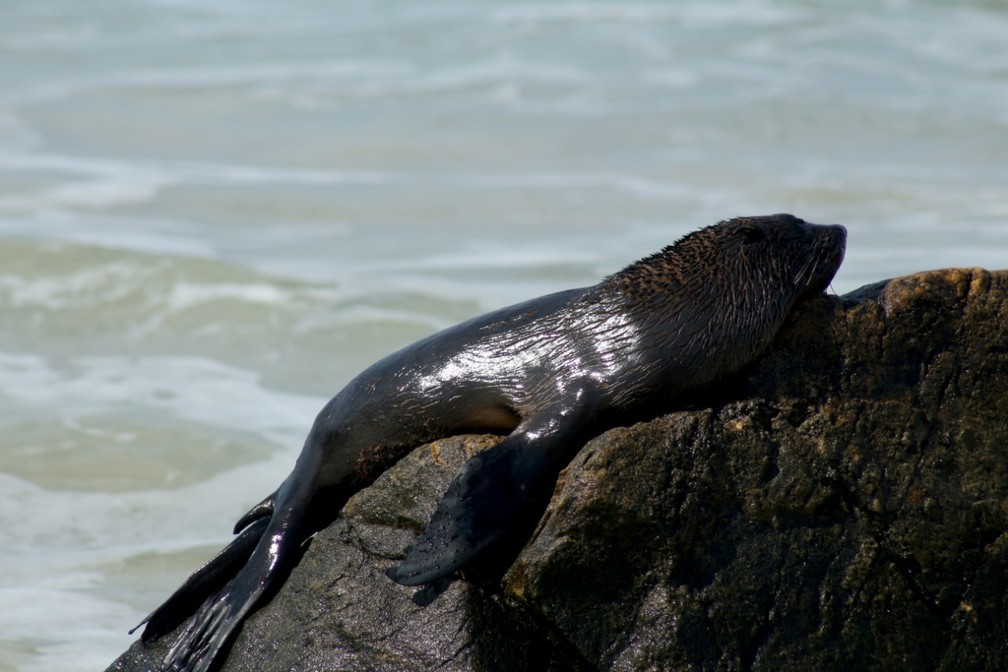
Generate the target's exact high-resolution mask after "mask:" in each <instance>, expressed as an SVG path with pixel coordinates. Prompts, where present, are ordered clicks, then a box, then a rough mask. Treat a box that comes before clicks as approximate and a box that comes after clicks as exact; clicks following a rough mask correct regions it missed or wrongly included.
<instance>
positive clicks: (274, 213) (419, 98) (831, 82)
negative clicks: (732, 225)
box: [0, 0, 1008, 672]
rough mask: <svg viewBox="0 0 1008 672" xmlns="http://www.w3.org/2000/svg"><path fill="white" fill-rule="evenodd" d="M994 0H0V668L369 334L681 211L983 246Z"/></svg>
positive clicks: (81, 627) (582, 268)
mask: <svg viewBox="0 0 1008 672" xmlns="http://www.w3.org/2000/svg"><path fill="white" fill-rule="evenodd" d="M1005 35H1008V6H1006V5H1005V4H1004V3H1000V2H994V1H988V2H981V1H962V0H956V1H952V0H920V1H917V0H890V1H883V2H879V1H878V0H873V1H872V2H869V1H867V0H854V1H852V2H845V3H831V2H825V1H824V0H818V1H817V0H812V1H808V0H802V1H800V2H799V1H798V0H739V1H729V2H723V3H709V2H706V1H702V0H686V1H684V2H635V1H615V0H614V1H611V2H605V1H599V2H589V1H581V0H573V1H569V2H524V3H513V2H485V1H466V2H461V1H458V2H452V1H449V0H428V1H427V2H423V3H413V2H406V1H391V0H388V1H371V2H363V1H361V2H340V3H330V2H322V1H301V0H298V1H294V2H285V3H276V2H265V1H262V0H252V1H250V0H241V1H239V0H219V1H217V2H212V3H207V2H196V1H195V0H134V1H133V2H129V3H125V2H116V1H112V0H93V1H92V2H87V3H81V2H72V1H70V0H62V1H61V0H42V1H37V0H5V2H3V4H2V6H0V429H2V433H0V534H2V536H3V538H4V550H3V553H0V670H3V671H7V670H22V671H25V672H29V671H30V672H36V671H37V672H43V671H44V672H63V671H67V672H69V671H71V670H74V671H76V670H82V669H96V670H98V669H104V667H105V666H106V665H108V664H109V663H110V662H111V661H112V660H113V659H114V658H115V656H116V655H117V654H118V653H119V652H120V651H121V650H123V649H125V648H126V647H127V646H128V645H129V643H130V642H131V640H132V638H131V637H130V636H128V635H127V629H128V628H130V627H131V626H133V625H134V624H135V623H136V622H137V621H139V620H140V619H141V618H142V617H143V615H144V614H145V613H146V612H147V611H149V610H150V609H151V608H153V607H154V606H156V605H157V604H159V602H160V601H161V600H162V599H163V598H164V597H165V596H166V595H167V594H168V593H169V592H170V591H171V590H172V589H173V588H174V587H175V586H176V585H177V584H178V582H180V581H181V580H182V579H183V578H184V577H185V576H186V575H187V574H188V573H189V572H190V571H191V570H192V569H194V568H195V567H196V566H197V565H198V564H200V562H201V561H202V560H204V559H205V558H206V557H208V555H209V554H211V553H212V552H213V551H215V550H216V549H218V548H219V547H220V546H222V545H223V544H224V543H225V542H226V541H227V539H228V537H229V534H230V532H229V531H230V526H231V524H232V522H233V521H234V520H235V519H236V517H237V516H238V515H240V514H241V513H243V512H244V511H245V510H246V508H248V507H249V506H250V505H251V504H253V503H255V502H256V501H258V500H259V499H260V498H261V497H262V496H263V495H265V494H266V493H268V492H270V491H272V489H273V488H274V487H275V486H276V484H277V483H279V481H280V480H281V479H282V478H283V477H284V476H285V475H286V474H287V473H288V471H289V469H290V467H291V466H292V464H293V461H294V458H295V457H296V455H297V453H298V451H299V449H300V446H301V443H302V441H303V439H304V436H305V433H306V432H307V430H308V427H309V426H310V424H311V422H312V420H313V418H314V415H315V413H316V412H317V410H318V409H319V408H320V407H321V405H322V404H323V403H324V402H325V400H326V399H327V398H328V397H329V396H331V395H332V394H333V393H335V392H336V391H338V390H339V388H340V387H341V386H342V385H343V384H344V383H346V382H347V381H348V380H349V379H350V378H351V377H352V376H353V375H354V374H355V373H357V372H358V371H360V370H361V369H363V368H364V367H365V366H366V365H368V364H370V363H371V362H372V361H374V360H375V359H377V358H379V357H381V356H382V355H384V354H387V353H388V352H390V351H392V350H393V349H395V348H397V347H399V346H402V345H404V344H406V343H409V342H411V341H413V340H415V339H416V338H419V337H421V336H423V335H426V334H428V333H430V332H432V331H434V330H436V329H438V328H441V327H445V326H448V325H450V324H452V323H454V322H457V321H459V320H462V319H464V318H467V317H470V316H472V315H475V314H478V313H481V312H484V311H486V310H490V309H493V308H496V307H499V306H502V305H506V304H508V303H513V302H515V301H519V300H522V299H526V298H530V297H533V296H536V295H539V294H543V293H545V292H549V291H554V290H558V289H563V288H568V287H573V286H578V285H584V284H590V283H593V282H595V281H596V280H597V279H598V278H599V277H600V276H602V275H603V274H606V273H609V272H612V271H614V270H617V269H619V268H620V267H621V266H622V265H624V264H626V263H628V262H630V261H632V260H634V259H636V258H639V257H641V256H644V255H646V254H649V253H651V252H654V251H656V250H657V249H659V248H660V247H662V246H663V245H665V244H668V243H670V242H673V241H674V240H675V239H676V238H678V237H679V236H680V235H682V234H683V233H685V232H687V231H689V230H691V229H694V228H697V227H699V226H702V225H706V224H709V223H712V222H715V221H717V220H719V219H724V218H728V217H731V216H735V215H741V214H764V213H769V212H779V211H788V212H794V213H795V214H798V215H800V216H802V217H805V218H807V219H809V220H811V221H819V222H839V223H843V224H845V225H846V226H847V228H848V230H849V243H848V252H847V259H846V262H845V264H844V266H843V268H842V269H841V271H840V274H839V275H838V277H837V279H836V280H835V282H834V283H833V288H834V289H835V290H836V291H837V292H840V293H842V292H845V291H848V290H851V289H854V288H856V287H858V286H860V285H862V284H866V283H868V282H872V281H875V280H879V279H882V278H887V277H891V276H894V275H899V274H904V273H908V272H913V271H917V270H924V269H929V268H936V267H945V266H986V267H988V268H992V269H993V268H1008V48H1006V47H1005V37H1004V36H1005Z"/></svg>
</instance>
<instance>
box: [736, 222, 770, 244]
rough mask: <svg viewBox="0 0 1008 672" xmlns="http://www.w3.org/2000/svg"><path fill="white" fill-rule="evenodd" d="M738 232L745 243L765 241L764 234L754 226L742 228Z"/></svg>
mask: <svg viewBox="0 0 1008 672" xmlns="http://www.w3.org/2000/svg"><path fill="white" fill-rule="evenodd" d="M738 232H739V235H741V236H742V240H744V241H745V242H747V243H758V242H759V241H761V240H766V232H765V231H763V229H758V228H756V227H755V226H743V227H741V228H740V229H739V230H738Z"/></svg>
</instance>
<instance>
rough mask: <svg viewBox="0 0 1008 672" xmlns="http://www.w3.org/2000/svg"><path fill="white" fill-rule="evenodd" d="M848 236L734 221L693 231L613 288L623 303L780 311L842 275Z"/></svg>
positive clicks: (797, 223) (800, 224)
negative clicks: (669, 300) (664, 299)
mask: <svg viewBox="0 0 1008 672" xmlns="http://www.w3.org/2000/svg"><path fill="white" fill-rule="evenodd" d="M846 241H847V230H846V229H844V227H842V226H840V225H820V224H810V223H809V222H806V221H803V220H801V219H799V218H797V217H795V216H793V215H787V214H780V215H767V216H763V217H738V218H736V219H730V220H728V221H724V222H720V223H718V224H715V225H713V226H708V227H706V228H703V229H700V230H698V231H694V232H692V233H690V234H688V235H686V236H684V237H683V238H681V239H680V240H679V241H678V242H676V243H675V244H674V245H670V246H668V247H666V248H665V249H664V250H662V251H661V252H658V253H657V254H654V255H652V256H650V257H647V258H645V259H642V260H640V261H638V262H637V263H635V264H632V265H631V266H628V267H627V268H625V269H623V270H622V271H620V272H619V273H617V274H615V275H614V276H612V277H611V278H610V281H611V282H612V284H613V285H614V286H616V287H617V288H618V289H619V291H620V292H621V293H622V294H623V295H624V296H626V297H627V298H630V299H633V298H634V297H635V296H636V298H637V299H639V300H643V301H645V302H650V301H652V300H654V299H659V300H660V297H661V296H662V295H669V296H675V297H676V298H677V300H678V301H679V307H680V308H682V307H684V306H683V302H686V303H691V304H692V305H693V306H694V307H696V308H700V307H702V306H706V307H708V308H712V309H716V308H717V307H718V306H719V304H725V303H726V302H727V303H732V304H735V305H737V306H738V307H744V306H748V307H749V308H750V309H758V308H759V306H761V305H762V306H767V305H768V304H770V305H778V306H780V307H782V308H784V309H785V310H789V309H790V308H791V307H792V306H793V305H794V304H795V303H797V302H798V301H799V300H801V299H803V298H806V297H808V296H811V295H814V294H817V293H819V292H822V291H823V290H824V289H826V287H828V286H829V283H830V281H831V280H832V279H833V276H834V275H835V274H836V272H837V269H839V268H840V262H841V261H843V257H844V249H845V246H846Z"/></svg>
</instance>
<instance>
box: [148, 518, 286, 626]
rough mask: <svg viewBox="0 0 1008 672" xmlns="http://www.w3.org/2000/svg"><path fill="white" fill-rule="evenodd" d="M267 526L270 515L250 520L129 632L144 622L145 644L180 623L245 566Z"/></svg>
mask: <svg viewBox="0 0 1008 672" xmlns="http://www.w3.org/2000/svg"><path fill="white" fill-rule="evenodd" d="M268 525H269V518H260V519H258V520H255V521H253V522H252V523H251V524H250V525H249V526H248V527H246V528H245V529H244V530H242V531H241V533H240V534H239V535H238V536H237V537H235V538H234V540H232V542H231V543H230V544H228V545H227V546H226V547H224V549H223V550H222V551H221V552H220V553H218V554H217V555H215V556H214V557H213V558H211V559H210V560H209V561H208V562H207V563H206V564H205V565H203V566H202V567H200V568H199V569H197V570H196V571H195V572H193V574H192V576H190V577H189V578H188V579H186V581H185V583H183V584H182V585H181V586H179V588H178V590H176V591H175V592H174V593H173V594H172V596H171V597H169V598H168V599H167V600H165V602H164V604H162V605H161V606H160V607H158V608H157V609H155V610H154V611H152V612H151V613H150V614H149V615H148V616H147V617H146V618H145V619H143V620H142V621H140V623H138V624H137V626H136V627H135V628H133V629H132V630H130V634H133V633H134V632H136V630H137V629H138V628H140V626H143V625H146V626H147V627H145V628H144V631H143V633H142V634H141V635H140V639H141V640H143V641H144V642H145V643H146V642H149V641H151V640H154V639H157V638H158V637H161V636H162V635H164V634H167V633H169V632H171V631H172V630H174V629H175V628H177V627H178V626H179V625H181V624H182V622H183V621H184V620H185V619H186V618H188V617H189V615H190V614H192V613H193V612H195V611H196V609H198V608H199V606H200V605H201V604H203V603H204V602H205V601H206V599H207V598H208V597H210V596H211V595H213V594H215V593H217V592H218V591H219V590H221V588H223V587H224V586H225V585H226V584H227V582H228V581H230V580H231V578H232V577H234V576H235V575H236V574H237V573H238V571H239V570H240V569H241V568H242V567H244V566H245V564H246V563H247V562H248V560H249V558H250V557H252V553H253V552H254V551H255V548H256V545H257V544H258V543H259V539H261V538H262V535H263V533H264V532H265V531H266V527H267V526H268Z"/></svg>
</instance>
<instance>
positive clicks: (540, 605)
mask: <svg viewBox="0 0 1008 672" xmlns="http://www.w3.org/2000/svg"><path fill="white" fill-rule="evenodd" d="M683 401H685V402H688V403H692V404H694V408H692V409H689V410H680V411H678V412H673V413H670V414H668V415H664V416H661V417H658V418H656V419H653V420H651V421H649V422H642V423H638V424H634V425H632V426H629V427H622V428H616V429H613V430H610V431H609V432H606V433H605V434H603V435H601V436H599V437H597V438H596V439H594V440H593V441H591V442H589V443H588V444H587V445H586V446H585V447H584V448H583V449H582V450H581V451H580V452H579V453H578V455H577V456H576V457H575V459H574V460H573V461H572V463H571V465H570V466H569V467H568V469H567V470H566V471H565V472H564V473H563V474H562V475H561V479H560V482H559V483H558V487H557V490H556V493H555V495H554V497H553V500H552V502H551V503H550V506H549V509H548V510H547V512H546V514H545V515H544V517H543V518H542V520H541V521H540V522H539V525H538V527H537V528H536V529H535V530H534V533H532V534H531V536H530V537H529V536H526V537H525V540H526V541H527V544H526V545H525V546H524V548H521V549H520V553H518V555H517V558H516V559H514V561H513V562H512V558H514V554H511V555H509V554H508V553H507V552H501V553H499V554H495V555H496V557H494V558H493V560H495V561H496V562H497V564H498V565H499V566H501V567H507V571H506V573H505V574H504V575H503V577H502V578H499V576H500V575H499V573H498V574H497V575H494V573H493V571H492V568H491V569H490V570H487V571H486V574H485V576H484V577H483V582H478V583H470V582H466V581H455V582H448V581H443V582H440V583H438V584H436V585H434V586H431V587H428V588H425V589H424V590H421V591H419V592H417V591H414V590H412V589H406V588H403V587H400V586H398V585H396V584H394V583H392V582H391V581H389V580H388V579H387V578H385V576H384V575H383V574H382V571H383V570H384V568H385V567H387V566H388V565H390V564H391V561H392V559H393V558H395V557H397V555H398V554H399V553H400V552H401V550H402V549H403V548H404V547H405V546H406V545H407V544H408V543H409V541H410V539H411V538H412V536H413V535H415V534H416V533H417V532H419V531H420V529H421V528H422V527H423V525H424V523H425V522H426V520H427V517H428V516H429V515H430V513H431V512H432V511H433V507H434V504H435V502H436V500H437V498H438V496H439V494H440V492H441V491H442V490H443V489H444V487H446V486H447V483H448V481H449V480H450V479H451V477H452V476H453V475H454V473H455V471H456V470H457V468H458V466H459V465H460V464H461V463H462V461H463V460H464V459H465V458H466V456H468V455H470V454H472V453H473V452H474V451H476V450H478V449H480V448H482V447H485V446H487V445H490V443H492V441H494V440H495V439H493V438H489V437H457V438H453V439H448V440H445V441H441V442H437V443H434V444H431V445H429V446H424V447H422V448H420V449H418V450H417V451H415V452H414V453H413V454H412V455H410V457H409V458H407V459H405V460H403V461H402V462H401V463H400V464H398V465H397V466H396V467H395V468H393V469H392V470H390V471H389V472H387V473H386V474H385V475H384V476H383V477H382V478H381V479H380V480H379V482H377V483H376V484H375V485H374V486H372V487H371V488H369V489H367V490H366V491H364V492H362V493H360V494H359V495H358V496H357V497H355V498H354V500H352V501H351V503H350V504H349V505H348V506H347V509H346V510H345V512H344V515H343V516H342V517H341V518H340V519H339V520H338V521H337V522H336V523H335V524H333V525H332V526H330V527H329V528H328V529H326V530H325V531H324V532H322V533H321V534H319V535H317V537H316V539H315V540H314V542H313V543H312V545H311V548H310V549H309V550H308V551H307V552H306V554H305V556H304V558H303V560H302V562H301V564H300V565H299V566H298V567H297V568H296V569H295V570H294V571H293V573H292V574H291V576H290V578H289V580H288V581H287V583H286V584H285V585H284V587H283V588H282V589H281V590H280V591H279V593H278V594H277V595H276V597H275V598H274V599H273V600H272V601H271V602H270V603H269V604H267V605H266V606H265V607H263V608H262V609H260V610H259V611H258V612H257V613H255V614H254V615H253V616H252V617H251V618H249V620H248V621H247V623H246V624H245V626H244V627H243V629H242V631H241V633H240V635H239V636H238V638H237V640H236V643H235V645H234V647H233V649H232V651H231V653H230V655H229V657H228V659H227V661H226V663H225V665H224V666H223V668H222V669H223V670H225V671H231V670H257V671H262V670H284V671H285V672H286V671H290V670H304V671H321V670H430V669H440V670H446V671H448V672H453V671H459V672H462V671H467V672H468V671H480V672H483V671H487V670H533V669H534V670H556V671H561V670H564V671H566V670H570V671H582V670H609V669H612V670H679V669H682V670H685V669H691V670H809V669H814V670H847V669H859V670H872V669H877V670H985V669H990V670H1001V669H1008V643H1006V636H1005V629H1004V624H1005V623H1006V622H1008V533H1006V532H1008V418H1006V415H1005V405H1006V401H1008V272H998V273H988V272H986V271H983V270H979V269H969V270H962V269H955V270H947V271H937V272H932V273H922V274H918V275H913V276H908V277H904V278H898V279H894V280H891V281H888V282H884V283H878V284H876V285H873V286H870V287H867V288H863V289H862V290H858V291H857V292H854V293H852V294H848V295H847V296H845V297H822V298H820V299H815V300H813V301H810V302H808V303H806V304H805V305H803V306H802V307H801V308H800V309H799V310H798V311H797V313H796V314H795V315H794V317H793V318H792V319H791V320H790V323H789V324H788V326H787V327H785V329H784V330H783V331H782V332H781V334H780V335H779V337H778V339H777V341H776V342H775V344H774V346H773V348H772V349H771V351H770V352H769V353H768V354H767V355H766V356H765V357H764V358H762V359H761V360H760V361H759V362H758V363H756V364H755V365H754V366H752V367H751V368H750V369H749V370H748V371H747V372H745V374H744V375H742V376H738V377H736V378H734V379H732V380H727V381H722V383H720V384H719V385H717V386H716V388H714V389H712V390H709V391H707V392H705V393H704V394H703V395H696V397H695V398H693V399H689V400H669V404H670V406H669V407H676V405H678V407H679V408H683V407H684V406H683V405H682V404H683ZM529 539H530V540H529ZM222 541H223V540H222ZM508 566H509V567H508ZM487 576H488V577H490V580H486V577H487ZM476 578H481V577H480V575H479V574H477V575H476ZM171 641H172V638H171V637H166V638H164V640H162V641H160V642H156V643H154V644H152V645H151V646H150V647H148V648H144V647H142V646H141V645H140V644H139V643H138V644H135V645H134V646H133V647H132V648H131V649H130V650H129V651H127V652H126V653H125V654H123V656H122V657H121V658H120V659H119V660H118V661H116V663H114V664H113V665H112V666H111V667H110V668H109V669H110V670H131V671H132V670H148V669H152V668H153V669H156V661H157V660H160V658H161V657H163V655H164V652H165V651H166V649H167V646H168V645H169V644H170V642H171Z"/></svg>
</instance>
